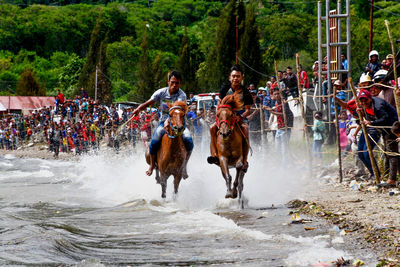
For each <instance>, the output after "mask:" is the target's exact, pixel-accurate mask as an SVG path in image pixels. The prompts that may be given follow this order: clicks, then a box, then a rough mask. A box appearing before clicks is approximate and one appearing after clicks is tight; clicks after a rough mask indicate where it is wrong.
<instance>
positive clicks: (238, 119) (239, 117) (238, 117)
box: [237, 115, 244, 124]
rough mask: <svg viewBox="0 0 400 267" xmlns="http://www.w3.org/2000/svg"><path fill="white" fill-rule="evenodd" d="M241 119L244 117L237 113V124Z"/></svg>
mask: <svg viewBox="0 0 400 267" xmlns="http://www.w3.org/2000/svg"><path fill="white" fill-rule="evenodd" d="M243 120H244V118H243V116H242V115H238V116H237V121H238V123H239V124H241V123H242V122H243Z"/></svg>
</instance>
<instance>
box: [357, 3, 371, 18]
mask: <svg viewBox="0 0 400 267" xmlns="http://www.w3.org/2000/svg"><path fill="white" fill-rule="evenodd" d="M370 3H371V0H354V4H353V5H354V8H355V10H356V12H357V15H358V17H360V18H363V19H368V18H369V14H370V8H371V6H370V5H369V4H370Z"/></svg>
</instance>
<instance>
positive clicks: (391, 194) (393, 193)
mask: <svg viewBox="0 0 400 267" xmlns="http://www.w3.org/2000/svg"><path fill="white" fill-rule="evenodd" d="M398 194H400V191H399V190H397V189H393V190H392V191H390V192H389V196H394V195H398Z"/></svg>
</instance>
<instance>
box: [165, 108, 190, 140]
mask: <svg viewBox="0 0 400 267" xmlns="http://www.w3.org/2000/svg"><path fill="white" fill-rule="evenodd" d="M174 109H180V110H182V111H185V110H184V109H183V108H182V107H180V106H174V107H171V108H170V109H169V110H168V121H169V127H170V128H171V131H172V134H170V133H169V131H167V135H168V137H169V138H172V139H174V138H176V137H179V136H181V135H182V134H183V132H182V133H177V131H174V130H173V129H174V126H173V125H172V123H171V115H169V113H170V112H171V111H173V110H174ZM185 128H186V118H185V122H184V124H183V129H185ZM174 133H176V135H174Z"/></svg>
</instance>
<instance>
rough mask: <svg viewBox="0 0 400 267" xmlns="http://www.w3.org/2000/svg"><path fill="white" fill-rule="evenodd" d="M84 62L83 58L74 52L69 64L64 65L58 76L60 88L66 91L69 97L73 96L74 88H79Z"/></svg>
mask: <svg viewBox="0 0 400 267" xmlns="http://www.w3.org/2000/svg"><path fill="white" fill-rule="evenodd" d="M83 63H84V60H83V59H81V58H80V57H78V55H76V54H73V56H72V58H70V59H69V61H68V62H67V64H66V65H65V66H64V67H62V70H61V73H60V74H59V76H58V84H59V88H60V89H61V90H63V91H64V92H65V95H66V97H67V98H72V97H73V92H74V90H76V89H77V83H78V80H79V74H80V73H81V70H82V66H83Z"/></svg>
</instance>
